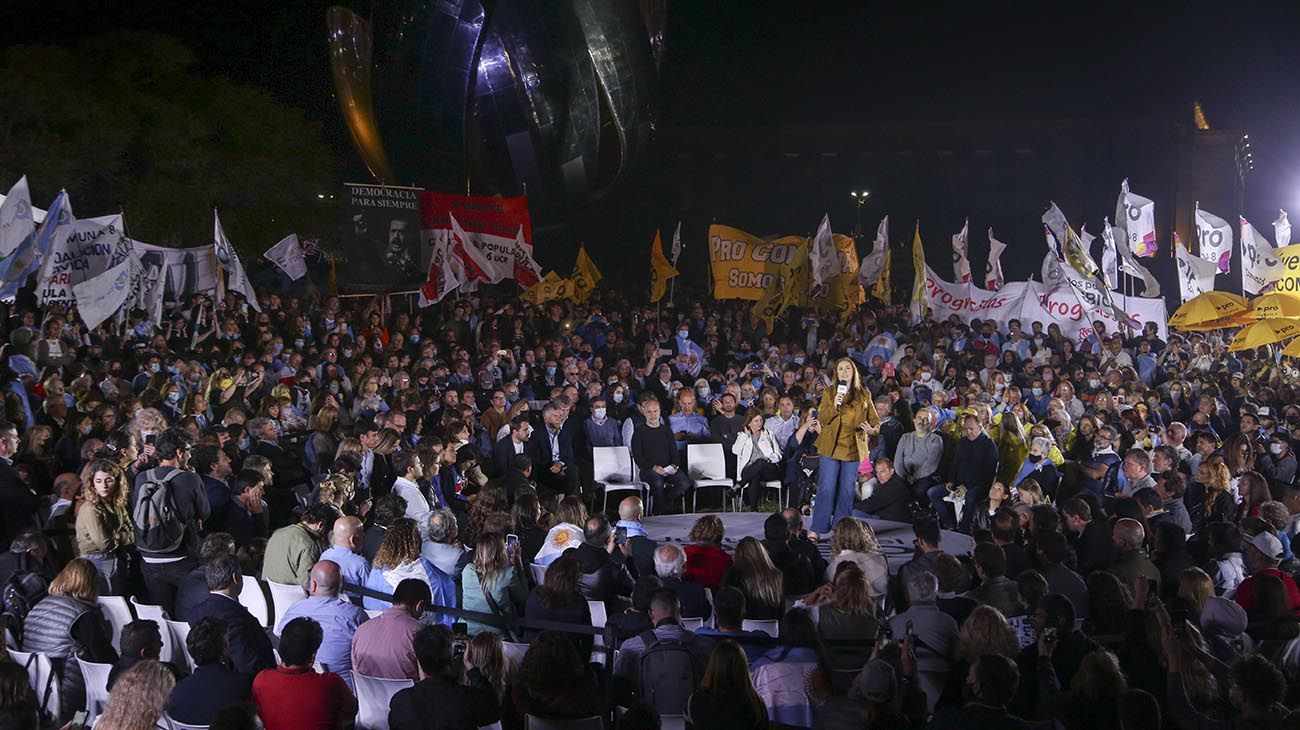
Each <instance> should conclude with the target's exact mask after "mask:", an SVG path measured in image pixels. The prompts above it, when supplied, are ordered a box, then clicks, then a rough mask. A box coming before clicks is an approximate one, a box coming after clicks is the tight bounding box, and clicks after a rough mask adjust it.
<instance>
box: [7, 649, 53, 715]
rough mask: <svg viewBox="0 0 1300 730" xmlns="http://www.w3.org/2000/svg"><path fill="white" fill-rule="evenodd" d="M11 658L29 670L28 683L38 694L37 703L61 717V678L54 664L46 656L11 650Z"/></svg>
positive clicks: (43, 708) (51, 713)
mask: <svg viewBox="0 0 1300 730" xmlns="http://www.w3.org/2000/svg"><path fill="white" fill-rule="evenodd" d="M9 658H10V659H12V660H14V663H15V664H17V665H18V666H20V667H23V668H24V669H26V670H27V681H28V682H29V683H30V684H31V686H32V691H33V692H35V693H36V701H37V702H38V703H39V704H40V707H41V709H42V710H45V711H46V712H48V713H50V715H51V716H53V717H58V716H59V711H60V710H61V709H62V707H63V703H62V696H61V694H60V690H59V676H58V675H57V674H55V673H54V664H53V663H51V662H50V658H49V657H47V656H45V655H44V654H39V653H36V652H27V651H16V650H14V649H9Z"/></svg>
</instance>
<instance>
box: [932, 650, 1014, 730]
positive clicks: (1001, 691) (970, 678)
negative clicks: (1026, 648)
mask: <svg viewBox="0 0 1300 730" xmlns="http://www.w3.org/2000/svg"><path fill="white" fill-rule="evenodd" d="M965 683H966V688H968V689H969V690H970V693H971V700H970V701H969V702H967V703H966V704H964V705H962V706H961V707H949V708H947V709H945V710H941V711H940V712H938V713H936V714H935V716H934V720H933V721H932V722H931V723H930V727H932V728H936V730H946V729H947V728H967V729H969V730H985V729H986V728H987V729H988V730H1020V729H1021V728H1028V727H1029V723H1028V722H1025V721H1024V720H1023V719H1021V718H1019V717H1017V716H1015V715H1012V714H1011V713H1010V712H1008V711H1007V705H1009V704H1010V703H1011V700H1012V698H1014V697H1015V695H1016V688H1017V687H1018V686H1019V685H1020V670H1019V669H1018V668H1017V667H1016V663H1015V662H1014V661H1012V660H1010V659H1008V658H1007V657H1004V656H1002V655H1000V654H985V655H983V656H981V657H979V658H978V659H976V660H975V661H973V662H971V665H970V670H969V671H968V672H967V673H966V682H965Z"/></svg>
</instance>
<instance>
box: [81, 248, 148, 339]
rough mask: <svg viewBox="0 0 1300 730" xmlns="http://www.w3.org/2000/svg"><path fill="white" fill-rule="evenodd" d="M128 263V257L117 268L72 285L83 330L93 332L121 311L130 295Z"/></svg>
mask: <svg viewBox="0 0 1300 730" xmlns="http://www.w3.org/2000/svg"><path fill="white" fill-rule="evenodd" d="M132 262H133V258H132V257H130V256H128V257H126V258H125V259H123V260H122V262H121V263H119V264H118V265H117V266H114V267H112V268H110V269H108V270H106V271H104V272H103V273H101V274H99V275H98V276H95V277H92V278H90V279H86V280H85V281H83V282H81V283H79V284H75V285H73V287H72V291H73V294H75V295H76V298H77V311H78V312H80V313H81V319H82V320H83V321H85V323H86V328H87V329H91V330H93V329H95V328H96V327H98V326H99V325H100V323H102V322H103V321H104V320H106V319H108V318H109V317H112V316H113V315H114V314H116V313H117V311H118V310H119V309H121V308H122V304H123V302H125V301H126V299H127V296H128V295H129V294H130V293H131V265H132Z"/></svg>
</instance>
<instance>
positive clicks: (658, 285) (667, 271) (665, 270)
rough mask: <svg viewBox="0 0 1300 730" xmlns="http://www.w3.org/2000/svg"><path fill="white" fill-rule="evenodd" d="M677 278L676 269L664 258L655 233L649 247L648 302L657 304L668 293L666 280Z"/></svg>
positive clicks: (662, 248) (662, 245)
mask: <svg viewBox="0 0 1300 730" xmlns="http://www.w3.org/2000/svg"><path fill="white" fill-rule="evenodd" d="M674 276H677V269H674V268H673V265H672V264H670V263H668V259H667V258H665V257H664V244H663V241H662V240H660V238H659V231H655V242H654V243H653V244H651V245H650V301H652V302H657V301H659V300H660V299H663V298H664V294H666V293H667V292H668V280H669V279H671V278H673V277H674Z"/></svg>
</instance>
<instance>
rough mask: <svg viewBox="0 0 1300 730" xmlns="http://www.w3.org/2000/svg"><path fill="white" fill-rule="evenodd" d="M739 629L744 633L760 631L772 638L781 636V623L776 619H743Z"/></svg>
mask: <svg viewBox="0 0 1300 730" xmlns="http://www.w3.org/2000/svg"><path fill="white" fill-rule="evenodd" d="M740 628H741V629H742V630H744V631H762V632H763V633H765V634H767V635H768V636H770V637H772V638H774V639H775V638H779V637H780V636H781V622H780V621H777V620H776V619H774V618H773V619H763V620H757V619H748V618H747V619H745V620H744V621H742V622H741V623H740Z"/></svg>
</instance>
